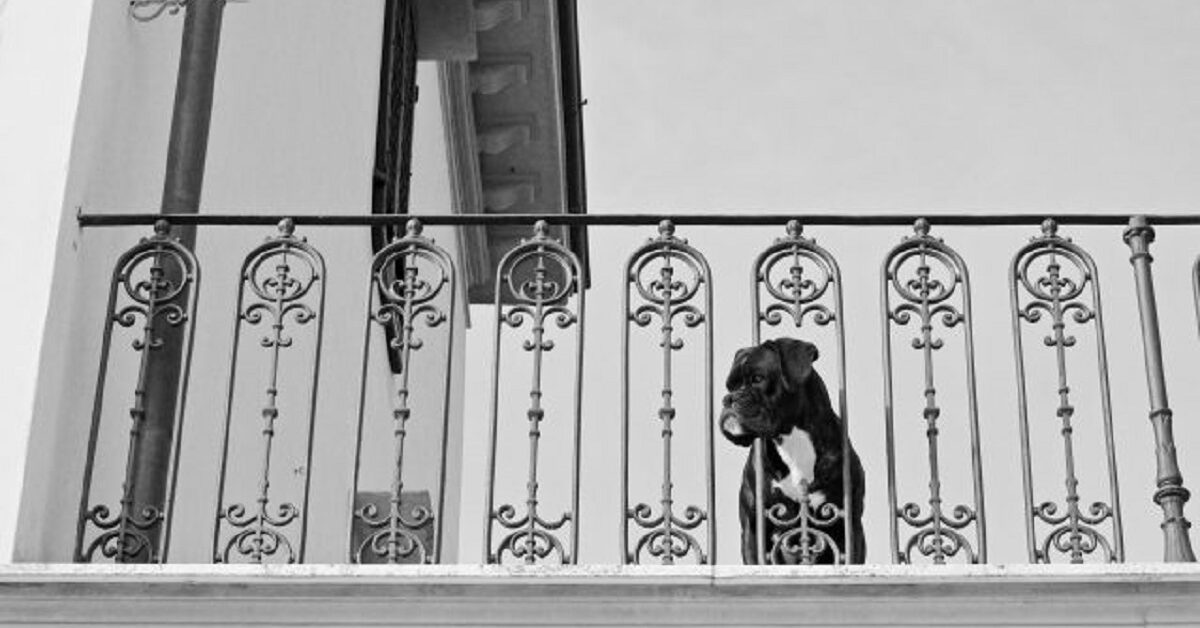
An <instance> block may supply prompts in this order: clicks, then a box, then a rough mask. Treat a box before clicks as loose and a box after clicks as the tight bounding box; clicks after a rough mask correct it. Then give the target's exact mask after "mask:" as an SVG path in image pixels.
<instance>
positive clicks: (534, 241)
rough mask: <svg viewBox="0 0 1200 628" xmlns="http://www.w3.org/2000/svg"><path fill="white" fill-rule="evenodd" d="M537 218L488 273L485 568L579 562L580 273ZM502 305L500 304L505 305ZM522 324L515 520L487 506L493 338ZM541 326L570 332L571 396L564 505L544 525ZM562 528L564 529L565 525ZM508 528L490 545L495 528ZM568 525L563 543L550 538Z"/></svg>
mask: <svg viewBox="0 0 1200 628" xmlns="http://www.w3.org/2000/svg"><path fill="white" fill-rule="evenodd" d="M548 231H549V227H548V226H547V224H546V223H545V222H544V221H538V222H537V223H536V224H535V225H534V235H533V238H531V239H529V240H526V241H524V242H522V243H521V244H519V245H517V246H516V247H514V248H513V249H511V250H510V251H509V252H508V253H507V254H505V256H504V258H503V259H502V260H501V261H500V265H499V267H498V269H497V273H496V290H495V295H496V297H495V298H496V301H495V308H496V309H495V311H496V326H495V329H494V345H493V346H494V349H493V350H494V353H493V362H492V411H491V423H490V426H489V430H488V432H489V436H488V442H489V447H488V461H487V472H488V481H487V491H486V495H487V497H486V500H487V505H486V509H485V512H484V545H483V559H484V562H485V563H502V562H504V561H505V559H506V556H507V557H508V558H511V559H513V560H517V561H521V562H524V563H525V564H534V563H536V562H539V561H548V560H553V561H556V562H559V563H562V564H574V563H575V562H576V561H577V560H578V558H579V450H580V428H581V427H582V426H581V421H582V416H583V407H582V402H583V333H584V292H583V283H582V277H583V269H582V267H581V265H580V263H579V259H578V258H577V257H575V254H574V253H572V252H571V251H570V249H568V248H567V247H565V246H563V244H562V243H560V242H559V241H557V240H555V239H553V238H551V237H550V236H549V235H548ZM506 303H507V304H509V305H505V304H506ZM526 321H528V322H529V323H530V337H529V338H526V339H524V340H523V341H522V344H521V346H522V349H524V350H525V351H526V352H528V353H530V354H531V359H532V367H533V375H532V382H531V385H530V389H529V402H530V405H529V409H528V410H527V411H526V413H525V415H526V419H527V420H528V422H529V462H528V465H527V467H526V469H527V476H526V477H527V480H526V492H525V513H524V514H523V515H520V516H518V515H517V508H516V507H515V506H513V505H511V504H504V505H501V506H500V507H498V508H497V507H495V493H496V461H497V457H496V456H497V455H496V449H497V440H498V437H499V430H500V372H501V363H502V360H501V358H502V355H503V351H502V343H501V337H502V336H503V335H504V334H503V333H502V332H503V330H504V328H506V327H507V328H512V329H517V328H519V327H521V326H522V325H524V323H525V322H526ZM548 323H551V324H553V325H554V326H555V327H558V328H559V329H568V328H570V327H574V328H575V330H576V334H575V347H574V349H575V352H574V373H573V374H572V375H573V381H574V391H573V397H572V452H571V504H570V506H569V507H568V508H567V509H566V511H565V512H563V513H562V515H561V516H559V517H558V518H557V519H552V520H547V519H546V518H545V517H543V515H542V513H541V510H540V505H541V504H540V498H539V494H538V488H539V486H538V482H539V470H538V463H539V456H538V447H539V443H540V439H541V423H542V421H543V420H544V419H545V418H546V409H545V408H544V407H543V404H542V397H543V394H544V393H543V391H542V384H543V373H542V368H543V362H544V357H545V354H546V353H547V352H549V351H551V350H553V349H554V348H555V347H556V344H555V342H554V340H552V339H551V338H549V337H548V336H547V333H546V332H547V327H548ZM568 523H569V524H570V525H569V526H567V524H568ZM497 526H499V528H500V530H502V531H508V532H507V533H505V534H504V535H503V536H502V537H501V538H500V540H499V541H498V542H497V543H495V544H493V541H492V536H493V532H494V531H495V529H496V527H497ZM564 526H567V527H568V534H569V539H568V544H564V543H563V539H562V538H560V536H559V535H557V534H555V532H556V531H557V530H560V529H562V528H563V527H564Z"/></svg>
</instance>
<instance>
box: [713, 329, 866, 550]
mask: <svg viewBox="0 0 1200 628" xmlns="http://www.w3.org/2000/svg"><path fill="white" fill-rule="evenodd" d="M817 355H818V353H817V347H816V346H814V345H813V344H811V343H808V342H805V341H803V340H796V339H793V338H780V339H778V340H768V341H766V342H764V343H762V344H760V345H759V346H757V347H747V348H745V349H740V350H738V352H737V355H735V356H734V358H733V367H732V368H731V369H730V371H729V377H728V379H727V380H726V382H725V388H726V389H728V391H729V394H727V395H725V398H724V401H723V404H722V405H723V409H722V411H721V420H720V425H721V432H722V433H723V434H724V435H725V438H727V439H729V440H730V441H731V442H733V444H735V445H738V446H739V447H748V446H750V445H752V444H753V443H754V441H755V440H756V439H758V438H760V437H761V438H763V439H765V445H766V446H765V447H764V448H763V453H764V455H763V470H764V472H765V476H766V478H765V481H764V483H763V491H764V494H763V495H760V496H758V497H759V498H761V499H762V500H763V501H762V503H763V508H764V511H765V510H769V509H770V508H771V507H772V506H775V505H777V504H779V503H781V502H783V503H786V505H787V513H788V515H787V516H788V517H789V518H790V517H793V516H795V514H796V513H797V512H799V511H798V508H799V504H800V502H801V500H802V499H803V496H804V495H805V493H807V495H808V499H809V500H810V502H809V503H810V505H811V507H812V510H813V513H814V514H815V515H817V516H820V515H821V513H820V507H821V505H823V504H826V503H830V504H836V505H837V506H838V508H843V507H844V503H845V502H844V500H843V497H844V494H843V484H842V476H843V473H842V471H843V465H842V462H843V456H842V421H841V419H840V418H838V415H837V414H836V413H835V412H834V411H833V404H832V403H831V402H830V400H829V392H828V390H826V388H825V382H823V381H822V380H821V376H820V375H818V374H817V372H816V371H815V370H813V362H815V361H816V359H817ZM849 455H850V491H851V493H850V504H851V509H852V513H851V518H850V523H851V529H852V530H853V537H854V546H853V548H852V549H853V552H852V555H853V559H854V562H856V563H862V562H863V557H864V556H865V555H866V543H865V542H864V540H863V533H862V530H863V527H862V514H863V490H864V478H863V468H862V463H861V462H860V461H859V459H858V454H857V453H855V452H854V449H853V448H850V450H849ZM754 489H755V482H754V451H753V450H751V451H750V455H749V456H748V457H747V458H746V467H745V471H744V472H743V473H742V488H741V493H740V500H739V501H740V504H739V505H740V507H739V515H740V519H741V524H742V560H743V562H745V563H746V564H748V565H750V564H755V563H757V562H758V551H757V530H756V525H755V504H756V502H757V500H756V498H755V494H754V493H755V490H754ZM844 526H845V523H844V522H843V520H842V519H841V518H840V517H839V518H838V519H837V520H836V521H835V522H834V523H833V524H831V525H828V526H820V525H814V526H813V529H814V530H817V531H820V532H823V533H825V534H828V535H829V537H830V538H831V539H832V540H833V542H834V543H835V544H836V545H837V547H838V549H839V550H840V552H841V553H842V554H843V555H844V554H845V553H846V551H847V549H848V548H847V547H846V542H845V527H844ZM765 528H766V529H765V531H764V532H765V534H766V549H767V553H768V555H771V554H772V551H771V550H772V545H773V540H774V539H776V538H777V537H778V535H779V534H782V533H784V532H787V530H786V529H783V528H780V527H778V526H775V525H773V524H772V523H771V521H770V519H767V521H766V525H765ZM775 555H781V558H782V559H783V561H785V562H795V561H797V560H798V557H796V556H791V555H789V553H787V552H780V553H775ZM834 561H835V554H834V551H833V550H832V549H829V548H827V549H826V550H825V551H824V552H822V553H821V554H820V555H818V556H817V557H816V562H817V563H821V564H831V563H833V562H834Z"/></svg>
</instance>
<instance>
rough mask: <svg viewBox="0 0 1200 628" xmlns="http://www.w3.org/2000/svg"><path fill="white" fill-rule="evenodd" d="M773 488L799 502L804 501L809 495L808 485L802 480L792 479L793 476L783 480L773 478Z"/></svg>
mask: <svg viewBox="0 0 1200 628" xmlns="http://www.w3.org/2000/svg"><path fill="white" fill-rule="evenodd" d="M771 488H773V489H775V490H776V491H778V492H780V493H783V496H784V497H786V498H788V499H790V500H792V501H794V502H796V503H797V504H799V503H801V502H803V501H804V499H805V497H806V496H807V495H808V490H807V487H806V486H804V485H803V484H802V483H801V482H793V481H791V476H788V477H786V478H783V479H782V480H771Z"/></svg>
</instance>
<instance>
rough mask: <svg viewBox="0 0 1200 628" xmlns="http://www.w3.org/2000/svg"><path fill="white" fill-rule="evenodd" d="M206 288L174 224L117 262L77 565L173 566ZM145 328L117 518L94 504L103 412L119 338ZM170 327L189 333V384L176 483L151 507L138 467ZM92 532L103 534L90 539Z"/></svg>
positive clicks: (181, 397)
mask: <svg viewBox="0 0 1200 628" xmlns="http://www.w3.org/2000/svg"><path fill="white" fill-rule="evenodd" d="M199 287H200V266H199V264H198V263H197V261H196V258H195V257H194V256H193V255H192V252H191V251H189V250H188V249H187V248H186V247H185V246H184V245H183V244H181V243H180V242H179V241H178V240H177V239H175V238H172V237H171V236H170V226H169V225H168V223H167V222H166V221H159V222H158V223H156V224H155V226H154V235H153V236H150V237H148V238H143V239H142V240H141V241H140V242H139V243H138V244H136V245H134V246H133V247H132V248H131V249H129V250H128V251H126V252H125V253H124V254H123V255H121V257H120V258H119V259H118V260H117V263H116V266H115V267H114V269H113V274H112V280H111V282H110V288H109V295H108V306H107V309H106V310H105V317H104V332H103V337H102V340H101V350H100V367H99V373H98V375H97V380H96V393H95V397H94V398H93V406H92V420H91V429H90V433H89V437H88V448H87V460H86V462H85V465H84V477H83V490H82V494H81V497H80V504H79V518H78V522H77V527H76V538H75V552H74V554H75V560H76V562H92V561H93V560H95V559H96V554H97V553H99V554H100V556H102V557H104V558H110V559H113V560H114V561H115V562H118V563H125V562H150V563H159V562H165V560H166V554H167V546H168V541H169V532H170V525H171V512H172V508H173V505H174V487H175V477H176V475H177V472H178V468H179V445H180V438H181V435H182V431H183V425H182V422H183V412H184V402H185V399H186V396H187V381H188V378H187V371H188V367H189V365H190V364H191V354H192V340H193V336H194V331H195V312H196V301H197V297H198V296H199ZM139 323H140V325H141V329H140V335H138V336H136V337H135V338H134V340H133V341H132V342H131V347H132V349H133V351H134V352H135V353H136V354H137V356H138V363H137V364H138V366H137V379H136V384H135V385H134V391H133V405H132V407H130V409H129V416H130V419H131V421H130V427H129V445H128V448H127V450H126V452H125V472H124V480H123V482H122V485H121V499H120V502H119V504H118V505H117V507H116V512H114V508H113V507H112V506H111V505H109V504H103V503H96V504H93V502H92V497H93V496H92V488H93V472H94V471H95V468H96V456H97V453H96V449H97V445H98V441H99V438H100V430H101V419H102V417H103V413H104V393H105V385H106V383H107V381H108V375H109V371H110V369H111V368H113V364H112V360H113V358H114V356H113V353H112V343H113V335H114V332H116V331H117V328H118V327H120V328H126V329H135V328H136V326H138V325H139ZM168 328H177V329H178V328H182V333H181V334H180V335H179V336H180V337H181V338H182V339H183V343H184V346H183V347H182V352H181V354H182V356H183V363H182V378H181V380H180V381H181V382H182V385H181V386H180V389H179V391H178V397H177V402H176V403H175V415H174V416H173V417H170V420H171V425H172V426H173V427H172V431H173V440H172V444H171V451H170V455H169V461H170V462H169V464H168V469H167V473H169V475H170V481H169V482H168V484H167V487H168V488H167V493H166V496H165V499H164V500H163V501H162V502H161V503H144V502H142V501H141V500H139V499H138V498H137V493H138V487H137V486H136V482H137V473H136V469H137V467H138V461H137V458H138V455H139V452H140V449H141V446H142V439H143V431H144V427H145V424H146V422H147V419H148V413H147V403H146V395H147V388H148V386H149V385H150V379H151V378H152V377H153V373H150V372H149V371H150V369H149V368H148V366H149V363H150V358H151V353H152V352H155V351H162V350H163V349H164V346H165V341H164V338H163V336H164V334H165V332H166V330H167V329H168ZM135 333H136V332H135ZM89 529H95V530H96V531H97V534H96V535H95V536H94V537H92V538H91V539H90V540H89V539H88V530H89Z"/></svg>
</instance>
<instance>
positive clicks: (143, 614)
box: [0, 564, 1200, 626]
mask: <svg viewBox="0 0 1200 628" xmlns="http://www.w3.org/2000/svg"><path fill="white" fill-rule="evenodd" d="M78 622H84V623H89V624H101V625H102V624H121V625H126V624H129V623H130V622H136V623H143V624H148V625H157V624H185V623H186V624H188V625H208V624H228V623H237V624H243V625H254V624H270V625H338V626H359V625H361V626H370V625H379V624H389V625H429V624H453V625H472V626H483V625H559V624H572V625H577V624H581V623H582V624H589V625H614V626H619V625H646V624H656V623H658V624H671V625H720V626H734V625H761V624H780V623H786V624H789V625H837V626H845V625H868V626H870V625H892V626H894V625H931V624H932V625H937V624H941V625H972V624H975V625H995V624H1004V625H1046V624H1053V625H1092V626H1094V625H1106V626H1121V625H1136V626H1145V625H1184V624H1186V625H1196V624H1197V623H1200V566H1197V565H1194V564H1187V565H1180V564H1137V565H1105V566H1028V565H1014V566H979V567H954V566H947V567H940V568H932V567H897V566H856V567H818V568H787V567H773V568H762V567H742V566H716V567H670V568H668V567H616V566H606V565H596V566H579V567H560V568H551V567H528V568H524V567H523V568H503V567H480V566H469V565H454V566H424V567H387V566H349V565H304V566H218V565H168V566H102V565H48V564H20V565H5V566H0V625H27V624H44V623H52V624H60V623H64V624H65V623H78Z"/></svg>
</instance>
